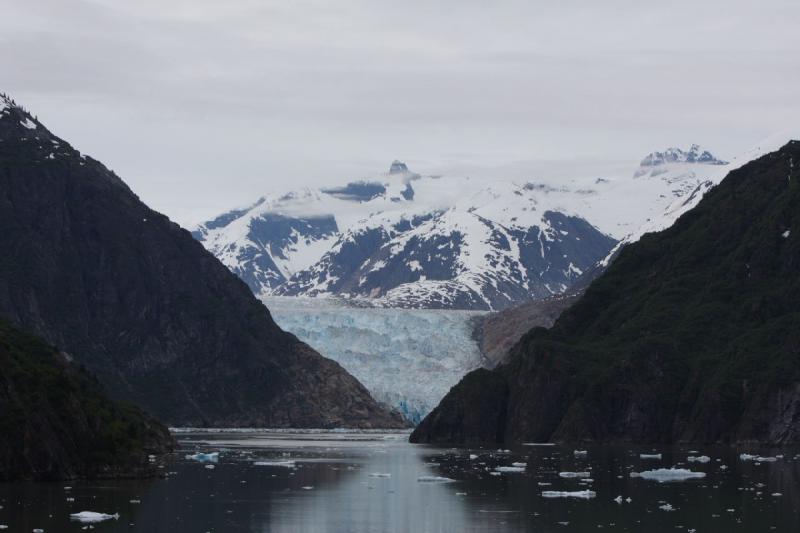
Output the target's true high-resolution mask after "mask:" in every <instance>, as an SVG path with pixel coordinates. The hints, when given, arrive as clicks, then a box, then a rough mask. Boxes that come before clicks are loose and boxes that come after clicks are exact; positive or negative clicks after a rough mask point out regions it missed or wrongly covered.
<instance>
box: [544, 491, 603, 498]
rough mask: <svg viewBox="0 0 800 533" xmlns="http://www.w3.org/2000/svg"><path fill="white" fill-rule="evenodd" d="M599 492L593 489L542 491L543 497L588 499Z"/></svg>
mask: <svg viewBox="0 0 800 533" xmlns="http://www.w3.org/2000/svg"><path fill="white" fill-rule="evenodd" d="M595 496H597V494H596V493H595V492H594V491H593V490H573V491H564V490H545V491H542V497H543V498H580V499H583V500H588V499H590V498H594V497H595Z"/></svg>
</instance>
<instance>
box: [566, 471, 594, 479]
mask: <svg viewBox="0 0 800 533" xmlns="http://www.w3.org/2000/svg"><path fill="white" fill-rule="evenodd" d="M589 476H591V474H590V473H589V472H559V473H558V477H563V478H567V479H570V478H587V477H589Z"/></svg>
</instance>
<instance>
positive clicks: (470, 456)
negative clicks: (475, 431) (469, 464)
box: [469, 453, 478, 461]
mask: <svg viewBox="0 0 800 533" xmlns="http://www.w3.org/2000/svg"><path fill="white" fill-rule="evenodd" d="M477 458H478V456H477V455H475V454H474V453H471V454H469V459H470V461H474V460H475V459H477Z"/></svg>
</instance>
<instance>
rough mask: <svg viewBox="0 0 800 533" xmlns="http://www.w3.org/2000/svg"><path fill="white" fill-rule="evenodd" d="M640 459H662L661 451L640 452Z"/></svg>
mask: <svg viewBox="0 0 800 533" xmlns="http://www.w3.org/2000/svg"><path fill="white" fill-rule="evenodd" d="M639 459H661V454H660V453H640V454H639Z"/></svg>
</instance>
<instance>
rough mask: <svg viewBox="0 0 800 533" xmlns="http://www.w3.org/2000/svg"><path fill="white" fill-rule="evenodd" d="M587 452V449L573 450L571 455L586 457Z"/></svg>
mask: <svg viewBox="0 0 800 533" xmlns="http://www.w3.org/2000/svg"><path fill="white" fill-rule="evenodd" d="M588 454H589V451H588V450H575V451H574V452H572V455H574V456H575V457H586V456H587V455H588Z"/></svg>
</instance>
